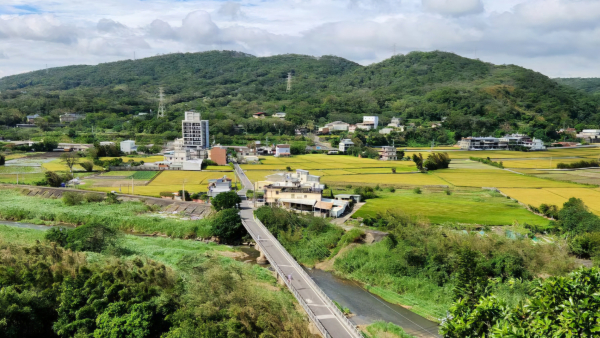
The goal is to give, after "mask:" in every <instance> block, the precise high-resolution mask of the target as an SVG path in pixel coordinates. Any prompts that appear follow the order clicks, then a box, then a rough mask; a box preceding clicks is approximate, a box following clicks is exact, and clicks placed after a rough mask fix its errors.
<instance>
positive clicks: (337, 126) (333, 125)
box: [323, 121, 350, 131]
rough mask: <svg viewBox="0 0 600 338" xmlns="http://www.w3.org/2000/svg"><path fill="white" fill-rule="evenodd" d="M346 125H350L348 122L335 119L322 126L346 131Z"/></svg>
mask: <svg viewBox="0 0 600 338" xmlns="http://www.w3.org/2000/svg"><path fill="white" fill-rule="evenodd" d="M348 126H350V124H348V123H346V122H342V121H335V122H331V123H327V124H326V125H325V126H324V127H323V128H327V129H329V131H336V130H338V131H346V130H348Z"/></svg>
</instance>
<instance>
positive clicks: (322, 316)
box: [315, 315, 337, 320]
mask: <svg viewBox="0 0 600 338" xmlns="http://www.w3.org/2000/svg"><path fill="white" fill-rule="evenodd" d="M315 317H316V318H317V319H319V320H321V319H334V318H335V319H337V316H336V315H320V316H315Z"/></svg>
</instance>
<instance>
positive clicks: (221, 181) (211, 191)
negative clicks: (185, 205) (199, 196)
mask: <svg viewBox="0 0 600 338" xmlns="http://www.w3.org/2000/svg"><path fill="white" fill-rule="evenodd" d="M229 191H231V178H227V176H223V177H222V178H217V179H212V180H208V196H210V197H215V196H217V195H218V194H220V193H222V192H229Z"/></svg>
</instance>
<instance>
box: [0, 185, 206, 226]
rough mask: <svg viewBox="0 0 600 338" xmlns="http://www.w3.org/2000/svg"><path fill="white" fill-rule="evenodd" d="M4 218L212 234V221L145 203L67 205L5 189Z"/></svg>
mask: <svg viewBox="0 0 600 338" xmlns="http://www.w3.org/2000/svg"><path fill="white" fill-rule="evenodd" d="M83 196H85V195H83ZM69 203H70V202H69ZM0 218H1V219H4V220H11V221H23V222H29V223H35V224H60V223H67V224H72V225H82V224H92V225H96V224H99V225H104V226H107V227H110V228H113V229H118V230H121V231H131V232H137V233H144V234H164V235H167V236H169V237H175V238H196V237H202V238H208V237H211V235H212V232H211V230H210V227H211V224H210V221H209V220H206V219H205V220H197V221H182V220H180V219H177V218H172V217H169V216H167V215H160V214H158V211H157V210H156V209H154V208H153V207H151V206H148V205H146V204H144V203H141V202H123V203H120V204H111V202H110V201H108V200H107V201H102V202H85V201H80V202H78V203H74V205H67V204H66V203H65V202H63V201H62V200H57V199H47V198H39V197H30V196H24V195H22V194H21V193H20V192H19V191H18V190H14V189H3V190H2V193H1V194H0Z"/></svg>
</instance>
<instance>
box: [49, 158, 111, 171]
mask: <svg viewBox="0 0 600 338" xmlns="http://www.w3.org/2000/svg"><path fill="white" fill-rule="evenodd" d="M80 161H81V162H85V161H88V160H87V159H84V158H82V159H80ZM42 168H44V169H46V170H49V171H64V172H68V171H69V167H67V165H66V164H64V163H63V162H62V161H61V160H60V159H55V160H52V161H50V162H46V163H43V164H42ZM94 170H103V168H102V167H100V166H97V165H95V166H94ZM73 171H85V169H83V167H82V166H81V165H79V164H76V165H74V166H73Z"/></svg>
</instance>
